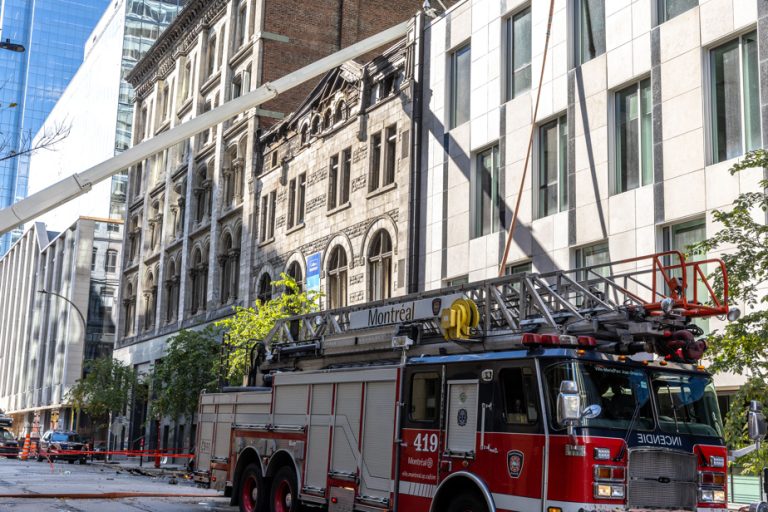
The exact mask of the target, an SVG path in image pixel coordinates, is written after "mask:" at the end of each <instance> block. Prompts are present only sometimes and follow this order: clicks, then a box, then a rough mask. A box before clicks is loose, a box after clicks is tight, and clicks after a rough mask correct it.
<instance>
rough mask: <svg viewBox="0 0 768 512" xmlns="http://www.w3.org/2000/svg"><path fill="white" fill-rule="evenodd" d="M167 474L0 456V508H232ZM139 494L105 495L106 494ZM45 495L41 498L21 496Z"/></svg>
mask: <svg viewBox="0 0 768 512" xmlns="http://www.w3.org/2000/svg"><path fill="white" fill-rule="evenodd" d="M169 480H170V477H168V476H159V477H153V476H143V475H136V474H131V473H129V472H128V471H126V470H125V469H124V468H120V467H118V466H109V465H106V464H100V463H96V464H92V463H88V464H86V465H84V466H82V465H80V464H67V463H66V462H56V463H54V464H52V465H51V464H49V463H47V462H35V461H27V462H22V461H18V460H9V459H4V458H0V512H6V511H29V512H32V511H34V512H38V511H67V512H91V511H94V512H95V511H103V510H104V509H105V508H109V510H110V512H123V511H126V512H135V511H143V512H182V511H195V510H199V511H221V512H224V511H234V510H236V509H235V508H234V507H230V506H229V505H228V503H229V499H228V498H224V497H222V496H221V495H220V494H219V495H217V494H216V493H215V492H213V491H210V490H208V489H200V488H197V487H195V486H194V485H191V484H190V483H187V482H186V481H183V480H179V481H178V483H177V484H176V485H172V484H170V483H169ZM114 493H120V494H119V495H122V496H125V495H126V494H132V493H136V494H141V496H131V497H117V498H111V499H110V498H107V497H106V496H107V495H109V494H112V495H114ZM76 494H77V495H83V494H86V495H87V494H93V496H94V498H93V499H90V498H87V499H82V498H80V499H74V498H67V497H56V496H62V495H63V496H72V495H76ZM34 495H50V496H51V497H45V498H30V497H26V496H34Z"/></svg>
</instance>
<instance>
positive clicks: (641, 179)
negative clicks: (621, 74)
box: [609, 76, 655, 195]
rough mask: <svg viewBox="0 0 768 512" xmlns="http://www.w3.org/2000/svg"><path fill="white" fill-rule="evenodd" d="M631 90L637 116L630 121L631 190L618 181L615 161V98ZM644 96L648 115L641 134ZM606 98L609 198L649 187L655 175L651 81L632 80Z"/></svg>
mask: <svg viewBox="0 0 768 512" xmlns="http://www.w3.org/2000/svg"><path fill="white" fill-rule="evenodd" d="M631 90H634V93H635V95H636V102H637V103H636V105H635V108H636V109H637V117H636V119H635V120H634V122H636V123H637V155H638V156H637V169H636V171H635V172H636V173H637V176H636V178H637V185H636V186H633V187H629V186H628V185H626V184H623V183H622V181H623V180H622V179H620V173H621V172H622V168H621V166H620V162H619V158H620V156H621V154H620V152H619V141H620V133H619V132H620V130H621V127H622V123H621V121H620V119H619V112H620V109H619V99H620V98H621V97H622V96H621V95H623V94H625V93H629V92H630V91H631ZM644 93H645V94H647V95H648V108H649V111H648V112H647V114H648V115H649V116H650V123H649V126H648V128H649V129H650V133H647V134H646V132H645V130H644V128H643V126H644V125H643V116H644V115H645V114H646V112H645V109H644V105H643V103H644V97H643V94H644ZM610 99H611V107H610V108H611V110H610V116H611V118H610V119H611V129H610V132H609V144H610V152H609V158H610V160H609V161H610V165H609V168H610V175H609V180H610V187H609V189H610V190H611V195H617V194H623V193H624V192H629V191H631V190H636V189H638V188H642V187H645V186H648V185H653V183H654V179H655V178H654V173H655V162H654V156H653V152H654V150H653V135H654V130H653V87H652V84H651V78H650V77H648V76H646V77H642V78H639V79H636V80H634V81H632V82H631V83H629V84H625V85H624V86H622V87H620V88H618V89H616V90H614V91H612V92H611V93H610ZM644 136H646V137H647V141H648V142H649V143H650V149H649V152H648V156H649V161H648V165H649V168H648V169H647V174H646V173H644V172H643V171H644V169H643V166H644V164H645V163H646V162H645V160H644V159H643V137H644ZM630 172H631V170H628V171H627V175H628V176H629V174H630Z"/></svg>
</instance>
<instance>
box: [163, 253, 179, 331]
mask: <svg viewBox="0 0 768 512" xmlns="http://www.w3.org/2000/svg"><path fill="white" fill-rule="evenodd" d="M178 271H179V267H178V266H177V265H176V261H174V260H173V259H171V260H170V261H169V262H168V268H167V270H166V275H167V276H168V278H167V279H166V280H165V289H166V292H167V295H168V299H167V300H168V302H167V304H168V305H167V307H166V308H165V321H166V322H167V323H169V324H170V323H173V322H175V321H176V319H177V318H178V316H179V290H180V289H181V283H180V279H179V274H178Z"/></svg>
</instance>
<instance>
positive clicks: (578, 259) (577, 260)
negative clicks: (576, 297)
mask: <svg viewBox="0 0 768 512" xmlns="http://www.w3.org/2000/svg"><path fill="white" fill-rule="evenodd" d="M603 247H604V248H605V253H606V254H607V255H608V260H607V261H608V262H610V261H611V245H610V243H609V242H608V240H607V239H606V240H600V241H598V242H594V243H591V244H587V245H582V246H580V247H576V248H575V249H574V251H573V256H574V265H573V268H576V269H580V268H585V267H591V266H599V265H604V264H603V263H598V264H596V265H587V264H586V260H585V255H584V251H585V250H592V249H597V248H600V249H602V248H603ZM601 252H602V250H601ZM594 254H595V252H592V253H591V254H590V256H591V255H594ZM602 268H607V269H609V271H610V269H611V267H610V266H608V265H606V266H604V267H602ZM601 275H602V274H601ZM585 277H586V276H585V274H584V272H583V271H581V272H578V274H577V277H576V279H577V280H582V279H585ZM590 279H596V278H595V277H594V276H592V277H590Z"/></svg>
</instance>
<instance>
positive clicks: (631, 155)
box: [420, 0, 768, 389]
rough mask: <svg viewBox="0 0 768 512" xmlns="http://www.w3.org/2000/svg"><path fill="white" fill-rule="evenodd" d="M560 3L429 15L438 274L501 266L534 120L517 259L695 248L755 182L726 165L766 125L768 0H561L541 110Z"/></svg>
mask: <svg viewBox="0 0 768 512" xmlns="http://www.w3.org/2000/svg"><path fill="white" fill-rule="evenodd" d="M548 12H549V2H547V1H544V0H536V1H533V2H531V1H526V0H503V1H501V2H496V1H491V0H474V1H468V0H467V1H464V2H461V3H459V4H457V5H455V6H453V7H452V8H451V9H449V11H448V12H447V13H446V14H445V16H442V17H440V18H437V19H435V20H433V21H432V22H431V23H430V24H429V25H428V26H427V28H426V33H425V48H426V49H425V67H426V70H425V73H426V77H425V90H426V96H425V100H424V101H425V112H424V128H423V138H424V150H423V151H422V153H421V154H422V162H421V165H422V169H421V173H422V186H421V190H422V197H421V205H422V208H421V212H422V213H421V219H420V220H421V223H420V229H421V230H422V232H423V237H422V240H423V247H422V270H423V274H422V275H423V287H424V288H425V289H434V288H438V287H440V286H443V285H446V284H451V283H459V282H466V281H475V280H480V279H485V278H490V277H494V276H496V275H498V272H499V262H500V261H501V260H502V255H503V250H504V245H505V241H506V237H507V234H508V231H509V226H510V222H511V218H512V212H513V211H514V208H515V204H516V201H517V199H518V190H519V189H520V185H521V180H522V177H523V168H524V162H525V155H526V151H527V145H528V141H529V135H530V131H531V126H532V124H533V125H534V127H535V129H534V133H533V150H532V158H531V161H530V163H529V166H528V172H527V174H526V176H525V180H524V181H523V187H522V197H521V206H520V216H519V219H518V223H517V228H516V230H515V232H514V236H513V243H512V246H511V251H510V256H509V258H508V260H507V261H508V267H507V269H506V270H507V272H515V271H520V270H529V269H532V270H534V271H538V272H545V271H549V270H553V269H555V268H563V269H567V268H574V267H581V266H585V265H593V264H598V263H601V262H606V261H608V260H609V259H610V260H614V261H615V260H620V259H624V258H631V257H635V256H640V255H645V254H650V253H654V252H660V251H663V250H669V249H680V250H685V248H686V246H688V245H689V244H691V243H693V242H696V241H699V240H702V239H704V238H705V237H707V236H708V235H712V234H713V233H714V232H715V230H716V229H717V226H716V225H714V224H713V221H712V216H711V215H710V213H711V212H712V210H713V209H715V208H722V207H727V206H728V205H730V204H731V202H732V201H733V200H734V199H735V198H736V197H737V195H738V194H739V193H741V192H746V191H755V190H759V188H758V180H759V178H761V177H762V173H761V172H759V171H755V172H744V173H740V174H738V175H736V176H731V175H730V174H729V173H728V172H727V171H728V168H729V167H731V166H732V165H733V163H734V162H736V160H737V159H738V157H739V156H740V155H742V154H743V153H744V152H745V151H747V150H749V149H754V148H758V147H762V146H763V145H764V144H765V142H764V141H766V131H767V130H768V126H764V125H765V124H766V121H761V120H766V119H768V109H767V108H766V104H768V84H766V83H765V82H761V81H760V76H761V73H760V71H762V76H766V71H768V61H766V58H768V55H763V54H761V49H760V48H759V45H758V41H766V40H768V34H764V33H761V31H762V30H764V29H765V27H766V25H765V24H764V23H763V24H759V23H758V20H763V21H765V20H766V19H768V4H766V3H765V2H758V1H756V0H700V1H697V0H636V1H630V0H555V2H554V18H553V23H552V31H551V40H550V42H549V50H548V55H547V59H546V65H545V66H544V71H543V84H542V88H541V100H540V106H539V110H538V113H537V114H536V116H535V117H534V108H535V101H536V95H535V91H536V89H537V85H538V81H539V76H540V73H541V69H542V62H543V55H544V43H545V37H546V32H547V18H548ZM762 50H763V51H765V50H764V48H763V49H762ZM714 326H715V324H714V323H712V324H711V327H714ZM720 385H721V388H724V389H729V388H731V389H732V388H733V387H735V386H736V385H738V379H737V380H732V379H730V378H729V377H728V376H722V377H721V380H720Z"/></svg>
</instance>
